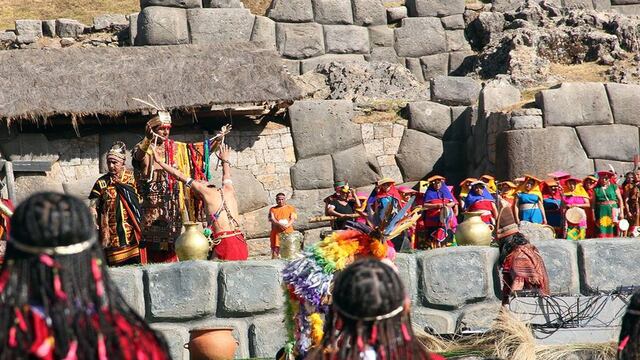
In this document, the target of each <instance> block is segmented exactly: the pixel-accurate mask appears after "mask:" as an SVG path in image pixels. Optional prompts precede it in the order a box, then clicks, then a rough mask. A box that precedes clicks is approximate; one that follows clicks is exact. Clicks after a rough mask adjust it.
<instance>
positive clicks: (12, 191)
mask: <svg viewBox="0 0 640 360" xmlns="http://www.w3.org/2000/svg"><path fill="white" fill-rule="evenodd" d="M4 172H5V175H6V176H5V179H6V181H7V193H8V194H9V200H11V201H12V202H13V203H14V204H15V203H16V179H15V177H14V176H13V163H11V161H7V162H5V163H4Z"/></svg>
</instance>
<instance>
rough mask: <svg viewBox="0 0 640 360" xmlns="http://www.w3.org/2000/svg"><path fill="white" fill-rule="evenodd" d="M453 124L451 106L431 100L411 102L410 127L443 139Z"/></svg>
mask: <svg viewBox="0 0 640 360" xmlns="http://www.w3.org/2000/svg"><path fill="white" fill-rule="evenodd" d="M449 126H451V108H449V107H448V106H444V105H441V104H438V103H434V102H431V101H419V102H413V103H410V104H409V129H414V130H419V131H422V132H423V133H427V134H429V135H432V136H435V137H437V138H440V139H442V137H443V136H444V133H445V132H446V131H447V129H448V128H449Z"/></svg>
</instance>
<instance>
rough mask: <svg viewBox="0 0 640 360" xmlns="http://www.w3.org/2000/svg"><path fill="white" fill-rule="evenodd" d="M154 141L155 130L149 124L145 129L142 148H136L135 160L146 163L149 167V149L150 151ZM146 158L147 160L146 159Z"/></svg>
mask: <svg viewBox="0 0 640 360" xmlns="http://www.w3.org/2000/svg"><path fill="white" fill-rule="evenodd" d="M152 139H153V130H152V129H151V126H149V124H147V126H145V128H144V140H143V141H142V144H141V145H142V146H141V147H142V148H141V147H140V146H136V148H135V149H134V151H133V158H134V159H135V160H138V161H143V160H144V161H145V165H149V158H146V156H147V149H149V145H150V144H151V141H152ZM145 158H146V159H145Z"/></svg>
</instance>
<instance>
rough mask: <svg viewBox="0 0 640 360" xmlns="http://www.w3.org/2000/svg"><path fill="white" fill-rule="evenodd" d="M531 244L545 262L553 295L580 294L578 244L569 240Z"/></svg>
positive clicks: (542, 241) (543, 241) (540, 241)
mask: <svg viewBox="0 0 640 360" xmlns="http://www.w3.org/2000/svg"><path fill="white" fill-rule="evenodd" d="M531 243H532V244H533V245H535V246H536V247H537V248H538V250H539V251H540V255H542V259H543V260H544V265H545V267H546V268H547V274H549V287H550V290H551V294H552V295H577V294H580V275H579V271H578V246H577V244H576V243H575V242H571V241H567V240H538V241H532V242H531Z"/></svg>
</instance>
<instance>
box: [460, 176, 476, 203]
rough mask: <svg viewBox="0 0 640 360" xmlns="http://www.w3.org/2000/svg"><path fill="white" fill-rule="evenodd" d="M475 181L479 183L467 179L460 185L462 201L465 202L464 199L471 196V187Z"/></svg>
mask: <svg viewBox="0 0 640 360" xmlns="http://www.w3.org/2000/svg"><path fill="white" fill-rule="evenodd" d="M474 181H478V179H476V178H466V179H464V180H462V182H461V183H460V199H461V200H464V198H466V197H467V195H469V191H470V190H471V187H470V186H469V185H470V184H471V183H472V182H474Z"/></svg>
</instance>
